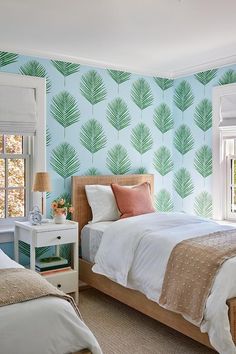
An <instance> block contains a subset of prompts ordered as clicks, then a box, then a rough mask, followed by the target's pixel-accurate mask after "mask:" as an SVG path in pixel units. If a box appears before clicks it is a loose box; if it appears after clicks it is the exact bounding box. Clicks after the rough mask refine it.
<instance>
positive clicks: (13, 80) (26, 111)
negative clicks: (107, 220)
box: [0, 73, 46, 242]
mask: <svg viewBox="0 0 236 354" xmlns="http://www.w3.org/2000/svg"><path fill="white" fill-rule="evenodd" d="M45 117H46V80H45V78H39V77H30V76H24V75H18V74H8V73H0V235H1V226H3V228H2V230H4V231H5V230H7V229H8V228H9V229H11V228H12V226H13V222H14V220H16V219H21V220H22V219H24V218H27V216H28V212H29V210H31V209H32V207H33V206H34V205H40V202H41V198H40V197H41V195H40V193H36V192H35V193H32V191H31V188H32V178H33V176H34V174H35V173H36V172H39V171H45V170H46V139H45V131H46V118H45ZM44 209H45V205H44ZM0 238H1V237H0ZM0 242H1V240H0Z"/></svg>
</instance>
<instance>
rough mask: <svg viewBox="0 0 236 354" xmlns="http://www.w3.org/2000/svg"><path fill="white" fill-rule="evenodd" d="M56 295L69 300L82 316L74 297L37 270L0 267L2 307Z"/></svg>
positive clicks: (0, 300) (0, 298) (0, 304)
mask: <svg viewBox="0 0 236 354" xmlns="http://www.w3.org/2000/svg"><path fill="white" fill-rule="evenodd" d="M45 296H56V297H60V298H62V299H64V300H67V301H68V302H69V303H70V304H71V305H72V306H73V308H74V310H75V311H76V313H77V314H78V315H79V316H80V317H81V315H80V312H79V309H78V307H77V306H76V303H75V301H74V299H73V298H72V297H71V296H69V295H66V294H65V293H63V292H62V291H60V290H58V289H57V288H56V287H55V286H53V285H51V284H50V283H49V282H48V281H47V280H46V279H44V278H43V277H42V276H41V275H39V274H37V273H36V272H34V271H32V270H29V269H25V268H7V269H0V307H1V306H6V305H12V304H16V303H19V302H24V301H29V300H34V299H38V298H41V297H45Z"/></svg>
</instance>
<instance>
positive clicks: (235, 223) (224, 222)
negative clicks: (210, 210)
mask: <svg viewBox="0 0 236 354" xmlns="http://www.w3.org/2000/svg"><path fill="white" fill-rule="evenodd" d="M213 221H215V222H217V223H218V224H220V225H229V226H234V227H236V220H213Z"/></svg>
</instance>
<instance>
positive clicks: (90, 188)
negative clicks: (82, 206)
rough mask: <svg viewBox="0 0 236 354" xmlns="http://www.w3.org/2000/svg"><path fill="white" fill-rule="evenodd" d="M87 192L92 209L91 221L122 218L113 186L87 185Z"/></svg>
mask: <svg viewBox="0 0 236 354" xmlns="http://www.w3.org/2000/svg"><path fill="white" fill-rule="evenodd" d="M85 192H86V195H87V199H88V203H89V205H90V208H91V209H92V215H93V218H92V220H91V221H90V222H91V223H95V222H100V221H115V220H118V219H119V218H120V212H119V209H118V207H117V204H116V200H115V197H114V194H113V191H112V189H111V186H103V185H100V184H99V185H98V184H97V185H96V184H95V185H93V184H90V185H86V186H85Z"/></svg>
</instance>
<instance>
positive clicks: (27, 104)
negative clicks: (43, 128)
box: [0, 85, 37, 135]
mask: <svg viewBox="0 0 236 354" xmlns="http://www.w3.org/2000/svg"><path fill="white" fill-rule="evenodd" d="M36 123H37V114H36V99H35V89H34V88H29V87H20V86H18V87H17V86H6V85H0V133H1V134H19V135H34V134H35V131H36Z"/></svg>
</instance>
